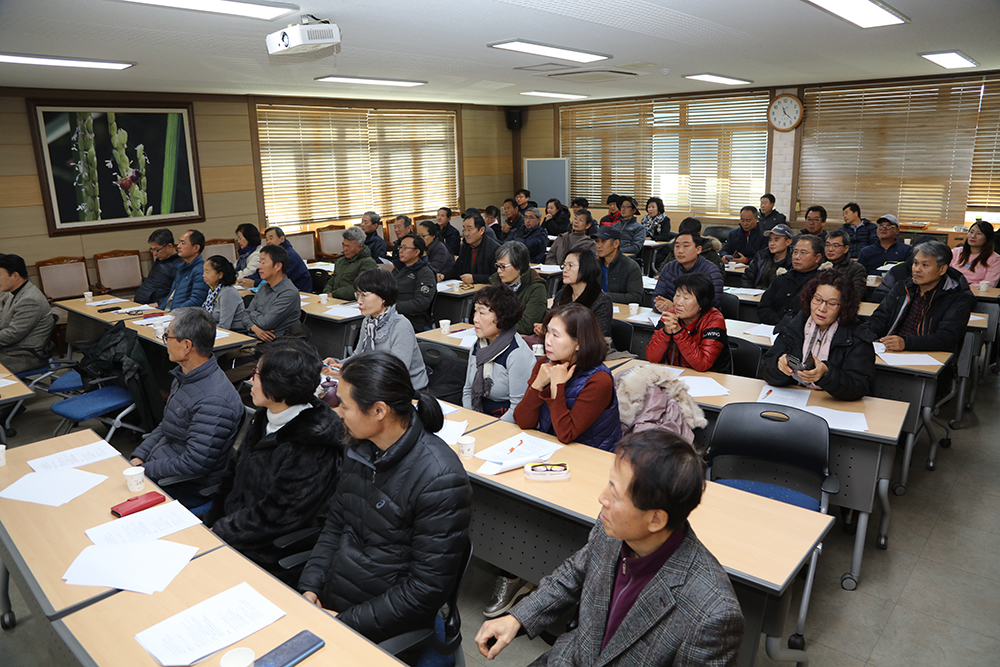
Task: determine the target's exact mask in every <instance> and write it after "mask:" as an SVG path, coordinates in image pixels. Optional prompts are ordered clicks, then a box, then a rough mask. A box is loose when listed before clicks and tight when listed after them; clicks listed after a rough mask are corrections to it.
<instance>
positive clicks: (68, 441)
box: [0, 430, 402, 667]
mask: <svg viewBox="0 0 1000 667" xmlns="http://www.w3.org/2000/svg"><path fill="white" fill-rule="evenodd" d="M98 440H100V436H98V435H97V434H96V433H94V432H93V431H90V430H86V431H76V432H73V433H70V434H68V435H63V436H59V437H57V438H51V439H49V440H43V441H40V442H36V443H33V444H30V445H24V446H21V447H17V448H15V449H12V450H8V452H7V465H6V466H4V467H0V488H6V487H7V486H8V485H10V484H11V483H13V482H14V481H16V480H17V479H19V478H21V477H22V476H23V475H25V474H27V473H29V472H31V468H30V467H29V466H28V463H27V462H28V461H29V460H31V459H34V458H37V457H40V456H47V455H49V454H54V453H56V452H60V451H64V450H67V449H71V448H73V447H79V446H82V445H85V444H89V443H92V442H96V441H98ZM128 467H130V464H129V462H128V461H127V460H126V459H125V458H124V457H121V456H116V457H113V458H110V459H105V460H103V461H98V462H96V463H91V464H88V465H84V466H80V468H79V469H80V470H85V471H88V472H93V473H98V474H102V475H106V476H107V477H108V479H106V480H104V481H103V482H101V483H100V484H98V485H97V486H95V487H94V488H92V489H91V490H90V491H87V492H86V493H84V494H83V495H81V496H79V497H77V498H75V499H73V500H71V501H70V502H68V503H66V504H65V505H62V506H61V507H49V506H46V505H38V504H34V503H26V502H19V501H15V500H8V499H5V498H0V560H2V562H3V564H6V565H7V568H8V569H9V571H10V576H11V577H12V578H13V579H14V581H15V583H17V585H18V587H19V588H20V589H21V591H22V592H23V593H24V599H25V603H26V604H27V605H28V607H29V609H30V610H31V612H32V616H33V617H34V618H35V619H36V620H37V621H39V622H40V623H41V624H42V625H43V626H44V629H45V630H48V631H49V632H43V634H48V637H47V639H48V640H49V643H50V644H51V648H52V650H53V651H54V652H55V653H56V655H57V656H58V658H59V664H73V663H76V662H78V663H79V664H82V665H94V666H101V667H104V666H110V665H115V666H117V665H123V666H124V665H128V666H130V667H131V666H134V665H139V666H146V665H148V666H149V667H154V666H156V665H158V664H159V663H157V661H156V660H155V659H154V658H153V657H152V656H151V655H150V654H149V653H147V652H146V650H145V649H143V648H142V646H140V645H139V643H138V642H137V641H135V639H134V637H135V634H136V633H138V632H140V631H142V630H145V629H146V628H148V627H150V626H152V625H155V624H156V623H159V622H160V621H163V620H165V619H167V618H169V617H171V616H173V615H174V614H177V613H179V612H181V611H183V610H185V609H187V608H189V607H191V606H193V605H195V604H197V603H199V602H201V601H203V600H205V599H207V598H209V597H212V596H213V595H216V594H218V593H220V592H222V591H224V590H227V589H229V588H231V587H233V586H235V585H236V584H239V583H242V582H247V583H249V584H250V585H251V586H252V587H253V588H254V589H255V590H257V591H258V592H259V593H261V594H262V595H264V596H265V597H266V598H267V599H269V600H270V601H272V602H273V603H275V604H276V605H277V606H279V607H280V608H281V609H282V611H284V612H285V616H284V617H282V618H281V619H280V620H278V621H277V622H275V623H273V624H271V625H269V626H267V627H265V628H264V629H262V630H260V631H258V632H256V633H254V634H252V635H250V636H249V637H248V638H246V639H245V640H242V641H240V642H237V645H238V646H249V647H250V648H252V649H253V650H254V652H255V653H256V654H257V656H258V657H259V656H261V655H263V654H264V653H266V652H267V651H269V650H270V649H272V648H274V647H275V646H277V645H278V644H281V643H282V642H284V641H285V640H287V639H290V638H291V637H292V636H294V635H295V634H297V633H298V632H300V631H301V630H304V629H308V630H311V631H312V632H313V633H314V634H316V635H318V636H319V637H321V638H322V639H324V640H325V641H326V643H327V646H326V647H325V648H323V649H321V650H320V651H319V652H317V653H316V654H315V655H314V656H312V657H310V658H308V659H307V660H306V661H305V663H303V664H307V665H324V664H333V663H331V660H332V659H333V656H334V655H336V656H337V661H339V662H341V663H342V664H351V665H357V664H365V665H373V666H375V665H399V664H402V663H400V662H399V661H397V660H396V659H395V658H394V657H392V656H390V655H388V654H386V653H385V652H383V651H382V650H381V649H379V648H378V647H377V646H375V645H374V644H372V643H371V642H369V641H368V640H367V639H365V638H364V637H362V636H361V635H358V634H357V633H356V632H354V631H353V630H351V629H350V628H348V627H347V626H345V625H344V624H342V623H340V622H339V621H337V620H336V619H335V618H334V617H333V615H331V614H330V613H328V612H326V611H324V610H322V609H320V608H318V607H316V606H315V605H313V604H311V603H309V602H308V601H307V600H306V599H305V598H303V597H302V596H301V595H299V594H298V593H296V592H295V591H293V590H292V589H290V588H288V587H287V586H285V585H284V584H283V583H281V582H280V581H278V580H277V579H276V578H274V577H273V576H271V575H270V574H269V573H267V572H265V571H264V570H262V569H260V568H259V567H257V566H256V565H255V564H253V563H251V562H250V561H248V560H247V559H246V558H244V557H243V556H242V555H240V554H239V553H237V552H236V551H235V550H233V549H232V548H230V547H229V546H228V545H226V544H225V542H223V541H222V540H220V539H219V538H218V537H216V536H215V534H214V533H212V532H211V531H210V530H208V529H207V528H205V526H204V525H202V524H198V525H196V526H192V527H190V528H186V529H184V530H182V531H179V532H176V533H173V534H172V535H169V536H167V537H166V538H164V539H166V540H168V541H172V542H177V543H181V544H187V545H191V546H196V547H198V552H197V555H196V556H195V557H194V559H193V560H192V561H191V562H190V563H189V564H188V565H187V566H186V567H185V568H184V570H182V571H181V573H180V574H179V575H178V576H177V577H176V578H175V579H174V580H173V581H172V582H171V583H170V585H169V586H168V587H167V588H166V589H165V590H164V591H162V592H160V593H154V594H153V595H144V594H141V593H134V592H129V591H119V590H115V589H109V588H100V587H94V586H71V585H69V584H67V583H66V582H65V581H63V579H62V575H63V573H65V572H66V569H67V568H68V567H69V566H70V564H71V563H72V562H73V561H74V559H76V557H77V555H79V553H80V552H81V551H82V550H83V549H84V548H86V547H87V546H89V545H90V543H91V542H90V539H89V538H88V537H87V536H86V534H85V533H84V531H85V530H87V529H88V528H92V527H94V526H97V525H100V524H103V523H105V522H107V521H110V520H112V519H113V518H114V517H113V516H112V515H111V513H110V508H111V507H112V506H114V505H117V504H118V503H121V502H123V501H125V500H126V499H128V498H130V497H132V496H134V495H136V494H134V493H132V492H129V491H128V489H127V487H126V485H125V480H124V477H123V476H122V471H123V470H124V469H126V468H128ZM146 484H147V487H146V489H144V490H143V493H145V492H147V491H160V493H163V494H164V496H166V497H167V498H168V500H169V494H167V493H165V492H163V491H162V490H161V489H158V488H157V486H156V485H155V484H153V483H152V482H150V481H149V480H147V481H146ZM5 592H6V587H4V590H3V591H0V594H3V593H5ZM212 660H215V661H216V662H215V663H211V662H210V663H208V664H217V662H218V658H213V659H212Z"/></svg>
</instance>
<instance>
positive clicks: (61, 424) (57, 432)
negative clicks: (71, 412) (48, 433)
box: [52, 419, 73, 438]
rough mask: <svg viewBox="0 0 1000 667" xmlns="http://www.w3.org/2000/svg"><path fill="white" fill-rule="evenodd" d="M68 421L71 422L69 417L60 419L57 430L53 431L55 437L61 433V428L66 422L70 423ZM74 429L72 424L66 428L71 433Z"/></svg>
mask: <svg viewBox="0 0 1000 667" xmlns="http://www.w3.org/2000/svg"><path fill="white" fill-rule="evenodd" d="M68 423H69V420H68V419H63V420H62V421H60V422H59V423H58V424H57V425H56V430H54V431H52V437H53V438H54V437H56V436H57V435H59V429H61V428H62V427H63V426H65V425H66V424H68ZM72 430H73V427H72V426H70V427H69V428H68V429H66V433H69V432H70V431H72Z"/></svg>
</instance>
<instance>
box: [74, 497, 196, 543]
mask: <svg viewBox="0 0 1000 667" xmlns="http://www.w3.org/2000/svg"><path fill="white" fill-rule="evenodd" d="M199 523H201V520H200V519H199V518H198V517H196V516H195V515H194V514H192V513H191V511H190V510H188V508H186V507H184V505H181V504H180V503H179V502H177V501H176V500H175V501H173V502H170V503H163V504H161V505H157V506H156V507H150V508H149V509H148V510H143V511H141V512H136V513H135V514H129V515H128V516H125V517H122V518H121V519H114V520H113V521H108V522H107V523H102V524H101V525H99V526H94V527H93V528H89V529H88V530H85V531H84V532H85V533H86V534H87V537H89V538H90V541H91V542H93V543H94V544H129V543H132V542H149V541H151V540H158V539H160V538H161V537H166V536H167V535H172V534H173V533H176V532H177V531H180V530H184V529H185V528H190V527H191V526H197V525H198V524H199Z"/></svg>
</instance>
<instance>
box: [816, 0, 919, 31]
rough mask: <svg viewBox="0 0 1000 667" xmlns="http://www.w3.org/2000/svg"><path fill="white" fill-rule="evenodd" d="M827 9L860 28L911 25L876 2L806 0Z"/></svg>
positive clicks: (890, 8)
mask: <svg viewBox="0 0 1000 667" xmlns="http://www.w3.org/2000/svg"><path fill="white" fill-rule="evenodd" d="M804 1H805V2H808V3H809V4H812V5H816V6H817V7H819V8H820V9H825V10H826V11H828V12H830V13H831V14H833V15H834V16H839V17H840V18H842V19H844V20H845V21H850V22H851V23H853V24H854V25H856V26H858V27H859V28H879V27H881V26H884V25H899V24H900V23H909V22H910V19H908V18H906V17H905V16H903V15H902V14H900V13H899V12H897V11H896V10H895V9H893V8H892V7H890V6H889V5H887V4H884V3H881V2H875V1H874V0H804Z"/></svg>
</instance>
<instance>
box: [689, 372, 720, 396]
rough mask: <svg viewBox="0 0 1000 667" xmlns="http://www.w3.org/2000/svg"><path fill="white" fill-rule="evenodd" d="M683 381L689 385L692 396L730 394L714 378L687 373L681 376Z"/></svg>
mask: <svg viewBox="0 0 1000 667" xmlns="http://www.w3.org/2000/svg"><path fill="white" fill-rule="evenodd" d="M681 382H683V383H684V384H686V385H687V388H688V394H690V396H691V398H701V397H704V396H728V395H729V390H728V389H726V388H725V387H723V386H722V385H721V384H719V383H718V382H716V381H715V380H713V379H712V378H706V377H700V376H697V375H685V376H684V377H682V378H681Z"/></svg>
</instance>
